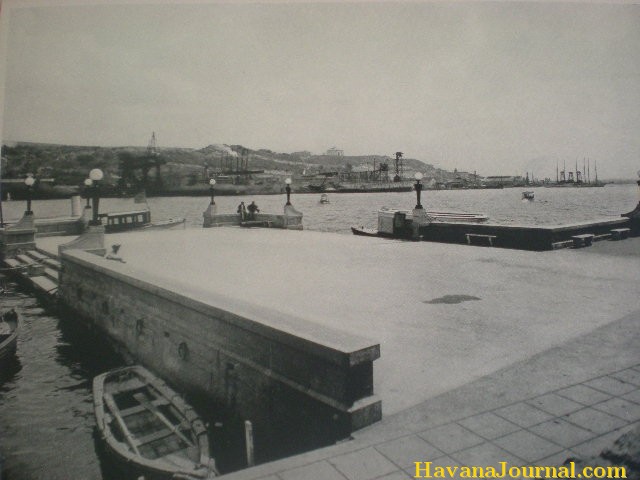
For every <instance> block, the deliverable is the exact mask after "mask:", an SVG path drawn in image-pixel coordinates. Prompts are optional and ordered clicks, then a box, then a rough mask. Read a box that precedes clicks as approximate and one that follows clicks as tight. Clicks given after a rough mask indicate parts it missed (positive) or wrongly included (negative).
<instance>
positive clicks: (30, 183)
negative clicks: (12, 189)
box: [24, 175, 36, 215]
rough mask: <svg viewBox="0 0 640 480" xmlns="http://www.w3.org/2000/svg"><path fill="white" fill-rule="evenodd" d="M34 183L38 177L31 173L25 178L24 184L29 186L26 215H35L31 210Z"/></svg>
mask: <svg viewBox="0 0 640 480" xmlns="http://www.w3.org/2000/svg"><path fill="white" fill-rule="evenodd" d="M34 183H36V179H35V178H33V177H32V176H31V175H29V176H28V177H27V178H25V179H24V184H25V185H26V186H27V211H26V212H24V214H25V215H33V212H32V211H31V195H32V192H33V190H32V188H33V184H34Z"/></svg>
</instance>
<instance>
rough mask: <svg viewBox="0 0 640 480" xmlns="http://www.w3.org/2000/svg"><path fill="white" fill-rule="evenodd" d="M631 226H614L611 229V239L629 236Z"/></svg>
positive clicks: (621, 238)
mask: <svg viewBox="0 0 640 480" xmlns="http://www.w3.org/2000/svg"><path fill="white" fill-rule="evenodd" d="M630 233H631V229H630V228H614V229H613V230H611V240H623V239H625V238H628V237H629V234H630Z"/></svg>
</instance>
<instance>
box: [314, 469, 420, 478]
mask: <svg viewBox="0 0 640 480" xmlns="http://www.w3.org/2000/svg"><path fill="white" fill-rule="evenodd" d="M408 478H413V477H410V476H409V474H408V473H407V472H403V471H401V470H398V471H397V472H393V473H390V474H389V475H385V476H384V477H380V478H376V480H407V479H408ZM312 480H313V479H312Z"/></svg>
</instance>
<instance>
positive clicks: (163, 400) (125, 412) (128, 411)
mask: <svg viewBox="0 0 640 480" xmlns="http://www.w3.org/2000/svg"><path fill="white" fill-rule="evenodd" d="M151 403H152V404H153V405H154V406H156V407H159V406H161V405H169V403H170V402H169V400H167V399H166V398H156V399H155V400H154V401H153V402H151ZM145 410H147V407H146V406H144V405H136V406H135V407H130V408H125V409H124V410H120V415H122V417H128V416H130V415H134V414H136V413H140V412H144V411H145Z"/></svg>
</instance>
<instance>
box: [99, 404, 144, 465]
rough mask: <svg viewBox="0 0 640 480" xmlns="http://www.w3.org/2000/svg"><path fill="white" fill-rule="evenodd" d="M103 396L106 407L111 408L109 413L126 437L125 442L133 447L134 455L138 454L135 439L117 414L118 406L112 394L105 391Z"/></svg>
mask: <svg viewBox="0 0 640 480" xmlns="http://www.w3.org/2000/svg"><path fill="white" fill-rule="evenodd" d="M103 398H104V403H106V405H107V407H109V410H111V415H112V416H113V417H114V418H115V419H116V421H117V422H118V425H120V429H121V430H122V433H123V435H124V436H125V438H126V439H127V442H129V446H130V447H131V448H132V449H133V451H134V452H135V453H136V455H140V450H138V445H137V440H136V439H135V438H134V437H133V435H131V432H130V431H129V429H128V428H127V425H126V424H125V423H124V420H123V419H122V417H121V416H120V415H119V411H118V406H117V405H116V402H115V400H114V399H113V396H112V395H111V394H109V393H106V394H105V395H104V397H103ZM104 428H108V427H107V426H106V425H105V427H104Z"/></svg>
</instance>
